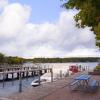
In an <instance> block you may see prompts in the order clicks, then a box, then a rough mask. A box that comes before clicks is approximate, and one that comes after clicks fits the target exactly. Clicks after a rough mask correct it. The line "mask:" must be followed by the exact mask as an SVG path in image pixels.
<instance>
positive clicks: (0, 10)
mask: <svg viewBox="0 0 100 100" xmlns="http://www.w3.org/2000/svg"><path fill="white" fill-rule="evenodd" d="M61 5H62V2H61V1H60V0H0V52H2V53H4V54H5V55H8V56H20V57H26V58H34V57H86V56H87V57H91V56H92V57H98V56H99V57H100V51H99V48H97V47H96V46H95V35H94V34H93V32H91V31H90V28H89V27H86V28H84V29H78V28H77V27H76V26H75V21H74V19H73V17H74V16H75V14H76V13H78V11H76V10H65V9H64V8H62V7H61Z"/></svg>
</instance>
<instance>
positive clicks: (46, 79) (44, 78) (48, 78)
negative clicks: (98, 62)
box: [31, 73, 57, 86]
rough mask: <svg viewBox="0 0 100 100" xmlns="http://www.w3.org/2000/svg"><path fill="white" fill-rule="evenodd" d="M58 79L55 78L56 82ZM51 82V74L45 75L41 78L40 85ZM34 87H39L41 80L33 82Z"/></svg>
mask: <svg viewBox="0 0 100 100" xmlns="http://www.w3.org/2000/svg"><path fill="white" fill-rule="evenodd" d="M56 79H57V78H56V77H55V76H53V80H56ZM46 82H51V73H45V74H44V75H42V76H41V77H40V84H43V83H46ZM31 85H32V86H38V85H39V79H35V80H33V81H32V82H31Z"/></svg>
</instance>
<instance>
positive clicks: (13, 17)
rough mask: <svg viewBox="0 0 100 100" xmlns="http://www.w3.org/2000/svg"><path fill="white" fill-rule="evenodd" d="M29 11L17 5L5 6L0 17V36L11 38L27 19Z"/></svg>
mask: <svg viewBox="0 0 100 100" xmlns="http://www.w3.org/2000/svg"><path fill="white" fill-rule="evenodd" d="M29 15H30V9H29V7H27V6H22V5H20V4H18V3H14V4H11V5H10V4H9V5H7V6H6V7H5V8H4V10H3V12H2V14H1V16H0V36H6V37H12V36H14V35H16V34H18V33H19V32H20V30H21V29H22V27H23V26H24V25H25V24H26V22H27V21H28V19H29Z"/></svg>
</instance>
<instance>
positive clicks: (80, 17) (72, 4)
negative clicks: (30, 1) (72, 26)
mask: <svg viewBox="0 0 100 100" xmlns="http://www.w3.org/2000/svg"><path fill="white" fill-rule="evenodd" d="M63 1H64V0H63ZM63 6H64V7H65V8H66V9H77V10H79V12H78V14H76V15H75V16H74V19H75V21H76V26H77V27H79V28H80V27H81V28H84V27H86V26H88V27H91V31H93V32H94V34H96V40H97V42H96V45H97V46H98V47H99V48H100V0H68V2H65V3H64V4H63Z"/></svg>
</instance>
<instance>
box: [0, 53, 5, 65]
mask: <svg viewBox="0 0 100 100" xmlns="http://www.w3.org/2000/svg"><path fill="white" fill-rule="evenodd" d="M4 57H5V56H4V54H2V53H0V63H3V62H4V60H5V59H4Z"/></svg>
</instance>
